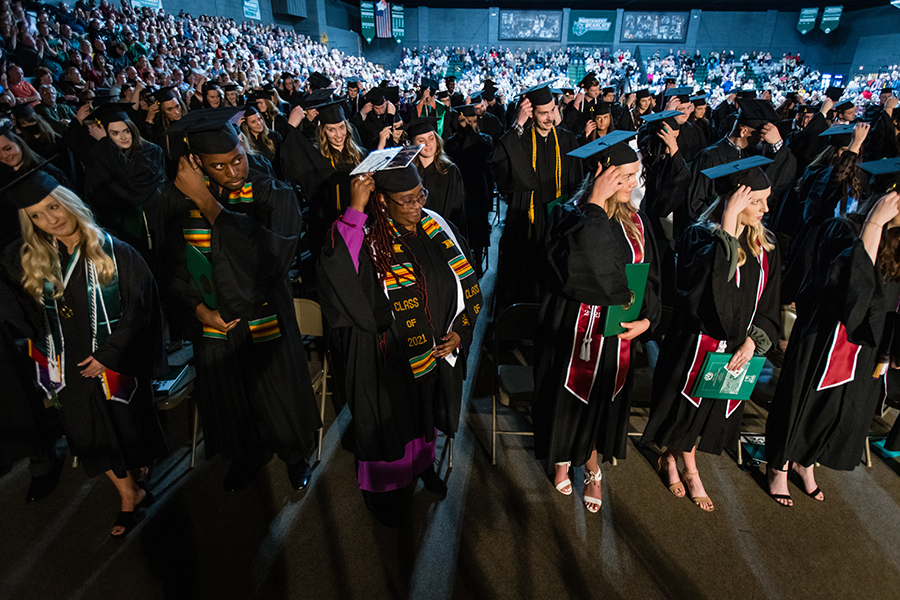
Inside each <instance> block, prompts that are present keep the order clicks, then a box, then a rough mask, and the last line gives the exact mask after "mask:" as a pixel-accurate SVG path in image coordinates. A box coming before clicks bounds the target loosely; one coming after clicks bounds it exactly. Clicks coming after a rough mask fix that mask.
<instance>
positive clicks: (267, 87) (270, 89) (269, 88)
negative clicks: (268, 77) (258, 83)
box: [262, 81, 275, 92]
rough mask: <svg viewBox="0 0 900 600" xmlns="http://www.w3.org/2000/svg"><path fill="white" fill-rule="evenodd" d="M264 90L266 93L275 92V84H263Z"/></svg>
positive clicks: (268, 82) (269, 82)
mask: <svg viewBox="0 0 900 600" xmlns="http://www.w3.org/2000/svg"><path fill="white" fill-rule="evenodd" d="M262 89H263V91H264V92H274V91H275V84H274V83H272V82H271V81H267V82H265V83H264V84H262Z"/></svg>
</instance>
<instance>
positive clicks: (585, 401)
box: [495, 89, 900, 512]
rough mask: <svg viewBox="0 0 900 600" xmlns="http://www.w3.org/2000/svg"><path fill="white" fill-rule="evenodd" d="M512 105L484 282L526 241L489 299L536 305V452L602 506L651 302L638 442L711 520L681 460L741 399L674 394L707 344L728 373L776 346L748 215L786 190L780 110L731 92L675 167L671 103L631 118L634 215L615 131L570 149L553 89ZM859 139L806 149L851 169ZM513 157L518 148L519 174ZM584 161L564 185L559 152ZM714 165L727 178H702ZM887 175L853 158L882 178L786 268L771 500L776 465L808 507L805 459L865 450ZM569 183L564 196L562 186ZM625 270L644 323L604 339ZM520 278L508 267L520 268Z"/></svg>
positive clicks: (884, 296)
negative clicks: (650, 351)
mask: <svg viewBox="0 0 900 600" xmlns="http://www.w3.org/2000/svg"><path fill="white" fill-rule="evenodd" d="M680 96H681V94H680V93H678V91H676V92H675V93H673V94H672V97H673V102H672V105H671V108H677V105H678V104H679V103H687V101H689V100H690V98H680ZM526 97H527V98H528V100H529V101H528V102H523V103H522V104H521V108H520V111H519V115H520V118H519V120H518V121H517V126H516V127H514V129H513V130H511V131H510V132H508V133H507V134H506V136H505V137H504V139H503V140H502V142H501V148H502V147H503V146H504V145H505V146H506V147H507V148H508V149H509V151H510V154H512V155H514V156H516V158H515V159H512V160H510V161H509V163H510V164H511V165H517V166H518V167H519V172H518V173H513V174H512V176H511V177H510V178H509V179H507V180H503V179H500V178H498V184H499V183H500V182H501V181H505V182H510V181H511V182H512V183H513V184H514V185H515V184H518V185H520V188H519V189H514V190H510V193H509V194H508V195H507V199H508V201H509V202H510V204H509V208H510V211H513V209H516V210H515V212H512V214H511V213H510V212H508V213H507V229H506V230H505V232H504V240H502V241H501V244H502V249H501V265H500V273H499V275H498V277H500V278H502V277H503V276H504V263H506V264H507V265H508V264H509V262H510V260H509V257H510V255H511V254H512V253H514V252H516V251H517V250H518V251H520V248H521V245H522V243H523V240H527V241H528V242H530V244H531V254H530V255H529V257H528V258H527V259H525V261H523V263H524V264H530V265H532V268H531V272H535V271H537V272H542V273H543V275H542V276H538V277H536V278H535V281H534V282H533V286H532V287H531V288H524V287H520V288H519V289H517V290H514V291H513V292H512V294H511V295H510V288H509V287H508V285H504V284H503V283H500V282H499V281H498V299H499V300H500V302H501V305H503V306H505V305H508V304H511V303H513V302H520V301H534V299H535V297H536V296H537V297H538V298H540V300H541V301H542V309H541V310H542V316H541V333H540V336H539V341H538V348H537V366H536V369H537V370H536V392H535V398H534V422H535V449H536V455H537V457H538V458H539V459H540V460H542V461H546V466H547V468H548V470H550V471H555V483H556V487H557V489H558V490H560V491H561V492H562V493H571V491H572V488H571V483H570V481H569V480H568V469H569V466H570V465H571V464H574V465H576V466H580V465H585V470H586V475H585V492H584V493H585V504H586V506H587V508H588V510H590V511H592V512H595V511H596V510H599V506H600V496H599V493H600V487H599V481H600V469H599V461H601V460H610V459H612V458H623V457H624V451H625V440H626V431H627V424H628V415H629V401H628V395H627V387H628V385H629V384H630V381H629V378H630V376H628V377H626V376H625V373H627V371H628V363H629V360H630V348H629V346H630V342H631V340H632V339H633V338H637V337H639V336H640V335H641V334H643V335H644V336H645V337H644V340H645V341H646V340H648V339H650V338H649V335H648V334H647V333H646V332H647V331H648V330H651V328H652V326H655V325H657V324H658V322H659V315H660V313H661V307H662V305H665V306H667V307H670V308H671V310H672V315H673V317H672V322H671V324H670V325H669V327H668V329H667V331H666V332H665V341H664V343H663V346H662V350H661V353H660V357H659V362H658V364H657V367H656V371H655V373H654V385H653V396H652V406H651V415H650V421H649V423H648V425H647V428H646V429H645V431H644V434H643V437H644V441H646V442H654V443H656V444H657V445H658V446H659V447H661V448H666V451H665V452H664V454H663V455H662V456H661V457H660V462H659V464H658V469H659V472H660V476H661V477H662V479H663V481H664V482H665V483H666V485H667V486H668V487H669V489H670V490H672V492H673V493H674V494H675V495H678V496H684V495H685V494H687V495H689V496H690V497H691V498H692V499H693V500H694V502H695V503H696V504H697V505H698V506H700V507H701V508H703V509H704V510H712V509H713V503H712V501H711V500H710V499H709V497H708V495H707V494H706V492H705V490H704V489H703V485H702V483H701V481H700V478H699V474H698V472H697V469H696V461H695V452H696V450H697V449H700V450H701V451H706V452H712V453H719V452H721V450H722V449H723V448H724V447H726V446H731V445H733V444H735V443H736V441H737V435H738V432H739V426H740V419H741V415H742V406H741V405H740V403H727V402H725V401H717V400H709V399H703V398H692V397H691V396H690V393H691V390H692V387H693V386H692V384H693V381H694V379H695V378H696V376H697V374H698V371H699V369H700V367H701V363H702V360H703V358H704V356H705V354H706V352H725V353H729V354H732V355H733V356H732V358H731V360H730V363H729V365H728V366H729V368H732V369H733V370H734V369H737V368H739V367H740V366H742V365H743V364H744V363H745V362H746V361H748V360H749V359H750V357H751V356H753V355H754V353H760V354H764V353H766V352H767V351H768V350H769V349H771V348H772V347H773V346H777V345H778V344H779V341H780V323H781V315H780V305H781V292H780V288H781V281H782V259H781V256H780V253H779V248H778V243H777V239H776V236H775V234H774V233H772V232H771V231H769V230H768V229H766V228H765V227H764V225H763V220H764V219H765V218H766V217H767V213H769V203H770V202H771V203H772V204H777V203H778V202H779V201H780V200H781V198H783V197H784V194H785V193H786V192H787V190H788V189H789V188H790V186H791V185H793V184H794V183H795V182H796V179H795V177H796V159H795V158H794V156H793V153H792V151H791V149H790V147H788V145H787V144H785V142H784V140H782V139H781V136H780V132H779V131H778V127H777V123H778V120H779V117H778V115H777V114H776V113H775V111H774V107H772V105H771V103H768V102H766V101H761V100H755V99H754V100H751V99H749V98H748V99H745V100H743V101H742V102H741V110H740V111H739V112H738V113H737V114H736V115H735V117H734V120H733V123H734V124H733V125H732V129H731V135H729V136H727V137H726V138H725V139H723V140H722V141H720V142H718V143H717V144H714V145H713V146H711V147H709V148H706V149H704V150H702V151H701V152H700V153H699V154H698V157H697V158H696V159H695V160H694V161H693V163H692V165H691V167H690V169H689V168H688V166H687V164H686V162H685V161H684V159H683V158H682V157H681V156H680V151H679V148H678V134H677V133H675V132H677V131H678V130H679V128H680V127H683V125H682V123H684V119H685V112H683V111H678V110H673V111H671V112H668V111H666V112H663V113H659V114H657V115H655V116H652V115H647V116H645V117H644V118H643V119H644V125H642V128H641V133H640V134H639V141H638V147H639V148H640V151H641V162H642V163H643V164H642V175H643V179H644V190H643V191H644V195H643V199H642V201H641V202H642V203H641V206H642V210H641V211H640V212H636V211H635V210H634V208H633V205H631V204H630V202H631V200H632V191H633V189H634V188H635V187H636V182H635V178H636V175H637V174H638V170H639V165H638V157H637V155H636V154H635V152H634V150H633V149H631V148H629V147H628V146H627V145H626V144H623V143H621V140H622V139H623V138H622V136H621V135H620V134H618V133H607V134H606V135H604V136H602V137H599V138H598V139H597V140H595V141H594V142H591V143H589V144H588V145H586V146H584V147H583V148H581V149H580V150H575V151H574V152H573V151H572V148H573V147H574V146H575V144H576V143H577V142H575V140H574V136H573V135H571V134H570V133H569V132H567V131H565V130H564V129H562V128H556V127H555V126H554V125H553V119H554V115H555V114H556V112H557V108H556V105H555V102H554V99H553V97H552V96H551V95H550V94H549V93H548V92H547V91H546V89H545V90H543V91H542V90H540V89H538V90H532V91H530V93H529V94H526ZM826 112H827V110H826ZM529 120H531V125H530V126H527V127H526V125H527V123H528V121H529ZM831 129H834V128H831ZM867 131H868V127H867V126H866V125H864V124H863V125H849V126H843V127H842V126H840V125H838V129H834V130H829V131H828V134H827V135H824V136H822V138H823V140H825V144H826V145H827V147H828V148H832V149H833V150H831V154H832V155H836V156H837V155H843V154H846V155H847V156H848V157H853V158H855V157H856V156H858V155H859V154H860V148H859V146H860V145H861V143H862V140H863V139H865V134H866V133H867ZM823 133H824V132H823ZM529 138H530V139H529ZM560 139H562V140H565V141H564V142H563V143H560V141H559V140H560ZM604 140H606V141H604ZM529 142H530V143H529ZM563 144H566V145H565V146H564V145H563ZM604 148H605V149H604ZM545 149H546V150H549V152H547V151H545V152H542V150H545ZM554 149H555V152H554ZM529 150H531V153H532V154H533V155H534V156H535V158H533V159H532V160H533V161H534V162H532V165H534V166H533V168H532V169H531V170H529V169H528V162H529V161H527V158H528V153H529ZM594 150H596V153H597V155H598V156H599V158H600V161H599V162H600V167H599V168H597V170H596V171H595V172H594V173H593V174H592V175H590V176H588V177H587V182H586V183H585V184H584V185H583V186H581V187H580V188H576V187H575V185H574V184H575V182H577V181H578V180H579V177H578V176H576V175H575V172H576V168H577V167H578V164H577V162H575V161H574V158H575V157H576V156H579V155H580V156H588V155H590V154H591V152H593V151H594ZM554 153H555V154H556V156H557V157H558V158H555V157H554V156H553V155H554ZM564 157H565V158H564ZM554 158H555V159H554ZM845 160H849V158H847V159H845ZM595 164H596V163H595ZM495 165H496V155H495ZM754 165H759V166H754ZM541 167H543V169H542V168H541ZM748 167H751V168H748ZM717 170H718V171H719V172H721V173H723V175H725V176H724V177H721V179H716V171H717ZM738 171H740V173H738V174H737V176H735V173H736V172H738ZM898 171H900V166H898V165H896V164H895V161H876V162H872V163H867V164H864V165H863V168H862V169H860V170H859V172H860V173H865V174H866V175H865V183H867V184H868V183H869V182H868V179H869V175H875V174H877V175H879V176H884V175H885V174H887V177H888V179H889V181H888V182H887V183H885V182H884V181H880V182H876V185H875V186H874V187H868V186H867V188H868V190H869V193H868V195H866V196H858V198H859V201H858V203H857V204H856V205H855V206H851V207H850V208H849V210H847V206H846V203H843V204H841V203H838V204H839V207H842V208H843V209H844V210H838V211H836V212H835V211H834V209H835V206H834V205H831V206H830V207H829V210H831V214H826V216H825V217H824V219H823V220H824V221H825V224H824V225H823V226H822V227H821V228H820V230H819V231H818V232H817V233H816V235H814V236H813V239H814V243H811V244H810V246H811V248H812V249H813V255H812V258H811V260H810V262H809V264H808V266H807V268H806V269H805V270H804V271H803V272H802V273H799V274H796V275H795V277H799V278H800V280H801V281H802V286H800V290H799V292H798V294H797V297H796V300H797V303H796V305H797V312H798V321H797V325H796V329H795V330H794V331H795V333H794V338H793V339H792V343H791V344H790V345H788V350H787V355H786V357H785V364H784V369H783V371H782V376H781V378H780V380H779V383H778V387H777V391H776V396H775V401H774V403H773V408H772V411H771V413H770V417H769V425H768V431H767V433H768V435H767V445H766V452H767V457H768V460H769V481H770V483H769V491H770V493H771V494H772V495H773V497H775V498H776V499H777V500H778V501H779V502H780V503H782V504H785V505H790V504H791V500H790V497H789V494H788V490H787V471H786V470H785V469H787V467H788V465H789V464H790V465H793V469H794V470H795V471H796V472H797V473H799V474H800V476H801V478H802V486H803V491H804V492H806V493H808V494H810V495H811V496H813V497H816V498H817V499H820V500H821V499H822V498H823V495H822V493H821V491H820V490H819V489H818V488H817V486H816V485H815V479H814V475H813V469H812V465H813V464H814V463H816V462H818V463H820V464H823V465H826V466H829V467H831V468H835V469H852V468H853V467H854V466H855V464H856V463H857V462H858V460H859V456H860V454H861V452H862V447H863V446H862V444H863V442H864V439H865V436H866V433H867V432H868V426H869V424H870V422H871V419H872V417H873V415H874V413H875V406H876V404H877V402H878V401H879V389H880V386H881V385H883V382H884V377H883V376H884V373H883V371H884V369H883V367H884V365H883V364H879V360H881V362H882V363H883V356H882V355H883V354H884V349H883V348H882V350H881V352H879V347H880V346H883V343H882V337H883V336H887V337H888V338H889V337H890V335H891V334H892V331H891V330H890V328H888V330H887V331H885V327H884V322H885V318H886V316H887V315H888V313H890V312H892V311H893V310H894V308H895V306H896V305H897V299H898V296H900V286H898V285H897V281H898V279H900V277H898V275H900V273H898V272H897V270H896V268H895V265H896V264H897V250H898V248H897V243H898V237H897V233H896V230H895V229H894V226H895V225H896V224H898V223H900V219H898V218H897V194H896V193H895V192H890V193H888V194H884V190H885V189H888V188H889V187H890V186H891V185H893V184H895V183H896V172H898ZM892 173H893V174H892ZM860 179H862V177H860ZM575 189H577V190H578V191H577V192H576V193H575V199H574V200H572V201H569V200H568V199H567V198H566V194H567V192H569V191H571V190H575ZM851 191H852V190H851ZM879 191H880V192H881V193H880V194H879V193H875V192H879ZM597 207H599V209H602V210H598V208H597ZM666 217H668V219H667V218H666ZM667 222H668V223H667ZM511 224H513V225H515V224H518V231H517V233H518V239H515V238H510V239H507V236H508V235H509V234H510V232H511V229H510V225H511ZM641 261H645V262H649V263H650V277H649V282H648V284H647V292H646V295H645V300H644V307H643V310H642V314H641V318H640V319H639V321H637V322H636V324H635V325H634V326H629V327H628V328H627V331H626V333H623V334H621V335H619V336H618V339H616V340H603V338H602V335H601V332H602V325H601V324H602V322H603V318H602V315H603V311H604V310H605V307H608V306H610V305H616V304H620V303H625V302H627V299H628V287H627V280H626V277H625V269H624V266H625V265H626V264H628V263H631V262H641ZM543 265H546V266H547V268H546V269H544V270H542V269H541V268H540V267H541V266H543ZM521 268H522V264H519V265H518V267H517V268H516V270H517V271H518V273H519V274H520V277H521V274H523V273H525V271H523V270H520V269H521ZM672 274H674V277H671V275H672ZM511 280H512V277H509V278H507V279H506V280H505V281H511ZM519 283H521V279H520V280H519ZM504 294H506V299H505V302H504V301H503V298H504ZM658 335H659V332H657V333H656V336H657V337H658ZM604 342H606V343H604ZM610 342H611V343H610ZM879 357H881V358H879ZM876 367H878V368H876ZM876 371H877V373H876V375H878V377H874V378H873V377H872V373H873V372H876ZM623 392H624V393H623ZM698 438H699V443H698V441H697V440H698ZM679 461H680V462H681V463H682V464H683V466H684V470H683V471H681V472H679V470H678V468H677V464H678V462H679Z"/></svg>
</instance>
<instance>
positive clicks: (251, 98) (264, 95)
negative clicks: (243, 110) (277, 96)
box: [247, 90, 274, 103]
mask: <svg viewBox="0 0 900 600" xmlns="http://www.w3.org/2000/svg"><path fill="white" fill-rule="evenodd" d="M272 98H274V96H273V95H272V92H269V91H266V90H253V91H252V92H250V93H249V94H247V102H248V103H252V102H256V101H257V100H272Z"/></svg>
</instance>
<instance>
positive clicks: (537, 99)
mask: <svg viewBox="0 0 900 600" xmlns="http://www.w3.org/2000/svg"><path fill="white" fill-rule="evenodd" d="M522 96H525V97H526V98H528V99H529V100H531V105H532V106H542V105H544V104H550V103H551V102H553V94H552V93H551V92H550V82H549V81H545V82H544V83H539V84H538V85H536V86H533V87H530V88H528V89H527V90H525V91H523V92H522V93H521V94H519V98H521V97H522Z"/></svg>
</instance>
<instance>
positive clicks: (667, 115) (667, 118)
mask: <svg viewBox="0 0 900 600" xmlns="http://www.w3.org/2000/svg"><path fill="white" fill-rule="evenodd" d="M681 114H682V112H681V111H680V110H664V111H662V112H658V113H652V114H649V115H644V116H643V117H641V118H642V119H644V121H645V122H647V123H651V124H653V123H656V124H657V126H659V127H662V124H663V123H665V124H666V125H668V126H669V127H671V128H672V129H676V130H677V129H681V125H679V124H678V122H677V121H676V120H675V117H678V116H680V115H681Z"/></svg>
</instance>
